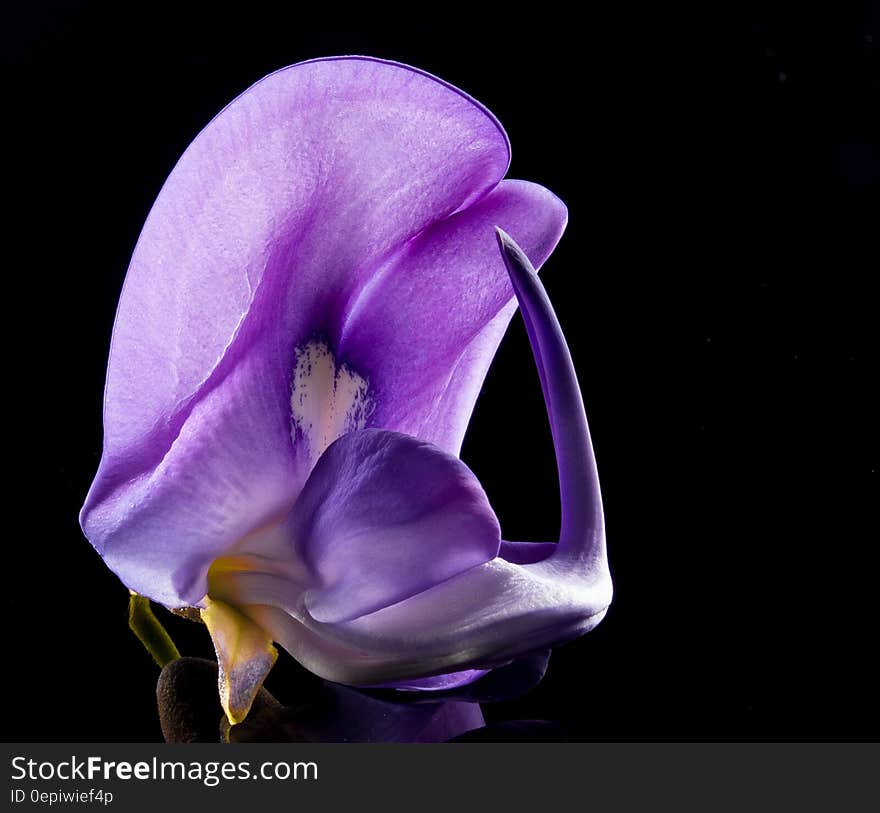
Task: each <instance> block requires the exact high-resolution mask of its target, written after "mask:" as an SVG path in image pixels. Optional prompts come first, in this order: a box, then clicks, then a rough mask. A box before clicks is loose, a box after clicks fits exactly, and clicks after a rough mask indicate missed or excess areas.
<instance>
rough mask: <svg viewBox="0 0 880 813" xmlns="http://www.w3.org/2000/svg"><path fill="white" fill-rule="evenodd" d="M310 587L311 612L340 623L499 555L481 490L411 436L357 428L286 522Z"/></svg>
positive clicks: (446, 457) (457, 464)
mask: <svg viewBox="0 0 880 813" xmlns="http://www.w3.org/2000/svg"><path fill="white" fill-rule="evenodd" d="M290 529H291V534H292V538H293V545H294V550H295V558H296V559H297V560H299V561H302V562H304V563H305V565H306V568H307V569H308V571H309V573H310V574H311V580H312V581H311V586H310V587H309V589H308V590H307V591H306V593H305V596H304V602H305V609H306V611H307V612H308V613H309V614H310V616H311V617H312V618H314V619H316V620H318V621H322V622H342V621H347V620H349V619H351V618H356V617H358V616H362V615H365V614H368V613H371V612H373V611H375V610H377V609H379V608H381V607H387V606H388V605H391V604H395V603H397V602H398V601H402V600H403V599H406V598H408V597H410V596H412V595H414V594H416V593H420V592H422V591H424V590H426V589H427V588H429V587H432V586H433V585H435V584H439V583H440V582H443V581H446V580H447V579H450V578H452V577H453V576H456V575H458V574H460V573H462V572H464V571H466V570H469V569H471V568H473V567H476V566H477V565H481V564H483V563H484V562H487V561H489V560H490V559H493V558H495V556H496V555H497V554H498V548H499V545H500V539H501V532H500V529H499V527H498V520H497V519H496V517H495V514H494V513H493V511H492V508H491V507H490V506H489V501H488V499H487V497H486V494H485V492H484V491H483V489H482V488H481V487H480V484H479V483H478V482H477V479H476V478H475V477H474V475H473V474H472V473H471V471H470V470H469V469H468V468H467V466H465V465H464V463H462V462H461V461H460V460H459V459H458V458H456V457H453V456H452V455H450V454H448V453H446V452H443V451H442V450H441V449H439V448H437V447H436V446H432V445H430V444H427V443H424V442H422V441H420V440H417V439H415V438H412V437H409V436H407V435H401V434H398V433H396V432H387V431H384V430H378V429H365V430H363V431H360V432H351V433H349V434H347V435H345V436H343V437H342V438H340V439H339V440H337V441H336V442H335V443H334V444H333V445H331V446H330V448H328V449H327V451H326V452H324V454H323V456H322V457H321V459H320V460H319V461H318V464H317V465H316V466H315V469H314V470H313V471H312V474H311V476H310V477H309V479H308V482H307V483H306V485H305V488H304V489H303V491H302V493H301V494H300V496H299V498H298V500H297V502H296V506H295V507H294V510H293V515H292V518H291V523H290Z"/></svg>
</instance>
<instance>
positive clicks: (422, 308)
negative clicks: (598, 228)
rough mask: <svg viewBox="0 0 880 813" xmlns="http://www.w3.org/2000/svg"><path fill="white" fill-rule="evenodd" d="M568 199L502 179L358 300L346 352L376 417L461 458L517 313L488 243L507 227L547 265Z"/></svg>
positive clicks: (345, 335)
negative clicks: (372, 396)
mask: <svg viewBox="0 0 880 813" xmlns="http://www.w3.org/2000/svg"><path fill="white" fill-rule="evenodd" d="M566 221H567V211H566V208H565V205H564V204H563V203H562V202H561V201H560V200H559V198H557V197H556V196H555V195H553V193H551V192H549V191H548V190H546V189H544V188H543V187H541V186H538V185H536V184H532V183H527V182H525V181H513V180H507V181H502V182H501V183H500V184H499V185H498V186H497V187H496V188H495V189H493V190H492V192H490V193H489V194H488V195H486V196H485V197H484V198H482V199H481V200H480V201H478V202H477V203H475V204H474V205H473V206H471V207H469V208H468V209H466V210H465V211H461V212H458V213H456V214H454V215H452V216H451V217H449V218H446V219H445V220H442V221H440V222H437V223H435V224H433V225H432V226H431V227H429V228H427V229H425V230H424V231H423V232H422V233H421V234H419V235H418V236H417V237H416V238H415V239H414V240H412V241H410V242H409V243H407V245H406V246H405V247H404V249H403V251H402V252H401V253H399V254H397V255H395V256H394V257H393V258H392V259H391V260H390V261H389V263H388V264H387V266H386V267H384V268H382V269H381V270H380V271H379V272H378V273H377V275H376V277H375V279H374V280H373V281H371V283H370V284H369V285H368V286H367V287H366V288H365V290H364V292H363V294H362V295H361V296H360V297H359V299H358V300H357V301H356V302H355V303H354V304H353V305H352V307H351V308H350V311H349V313H348V316H347V320H346V325H345V328H344V330H343V332H342V336H341V338H340V342H339V354H340V356H341V357H342V358H344V359H345V360H346V361H347V362H348V363H349V364H351V366H352V367H353V368H354V369H356V370H358V371H359V372H360V373H361V374H362V375H364V376H365V377H366V378H368V379H369V381H370V386H371V390H372V391H373V392H375V393H376V404H377V405H376V411H375V414H374V415H373V416H372V418H371V423H372V425H374V426H381V427H385V428H389V429H394V430H396V431H400V432H405V433H406V434H409V435H414V436H415V437H418V438H422V439H424V440H427V441H429V442H431V443H434V444H436V445H437V446H440V447H441V448H443V449H446V450H447V451H450V452H452V453H453V454H457V453H458V452H459V450H460V448H461V442H462V439H463V437H464V432H465V429H466V428H467V423H468V421H469V419H470V416H471V412H472V411H473V406H474V402H475V401H476V398H477V395H478V393H479V391H480V388H481V386H482V384H483V379H484V378H485V376H486V372H487V371H488V368H489V364H490V362H491V360H492V357H493V356H494V355H495V351H496V350H497V348H498V344H499V342H500V341H501V338H502V336H503V335H504V331H505V330H506V329H507V325H508V323H509V321H510V319H511V317H512V315H513V313H514V311H515V309H516V308H515V304H514V303H513V301H512V300H513V290H512V289H511V287H510V279H509V277H508V275H507V272H506V271H505V268H504V263H503V262H502V260H501V258H500V257H499V256H498V251H497V248H496V247H495V245H494V241H493V240H491V239H490V236H491V234H492V231H493V227H494V225H495V224H497V223H502V224H504V227H505V228H506V229H509V230H510V231H511V233H513V234H514V235H516V237H517V239H518V240H520V241H522V244H523V245H524V246H525V248H526V250H528V251H529V252H530V253H531V256H533V257H535V260H536V263H537V264H538V265H539V266H540V264H541V263H543V261H544V260H545V259H546V258H547V257H548V256H549V255H550V252H551V251H552V250H553V249H554V248H555V246H556V244H557V242H558V241H559V238H560V237H561V235H562V232H563V230H564V229H565V224H566Z"/></svg>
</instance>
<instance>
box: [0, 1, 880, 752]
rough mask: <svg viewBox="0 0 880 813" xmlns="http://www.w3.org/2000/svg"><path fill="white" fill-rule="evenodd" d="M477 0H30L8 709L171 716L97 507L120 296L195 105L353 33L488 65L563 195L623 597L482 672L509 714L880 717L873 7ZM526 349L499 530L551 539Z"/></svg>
mask: <svg viewBox="0 0 880 813" xmlns="http://www.w3.org/2000/svg"><path fill="white" fill-rule="evenodd" d="M476 5H477V4H473V3H471V4H468V5H462V6H457V5H456V4H443V5H442V6H437V5H432V6H431V7H430V9H428V8H427V7H425V8H424V9H422V8H421V7H418V4H408V5H406V6H404V7H402V8H401V9H399V10H394V11H392V10H391V9H390V8H387V7H383V9H378V8H374V7H372V6H363V5H361V6H351V7H347V6H345V5H344V4H342V5H339V4H333V7H332V9H331V8H329V7H328V8H327V9H326V10H325V9H323V8H322V7H320V6H318V7H314V8H309V9H305V8H304V6H303V4H300V3H295V4H294V3H291V4H274V5H264V4H262V3H248V4H244V5H240V6H239V7H238V8H237V9H236V10H235V11H231V10H224V9H222V8H220V7H218V6H216V5H207V4H205V5H196V4H188V3H176V4H174V5H167V6H166V5H164V4H162V3H151V4H143V5H140V6H137V5H134V6H133V5H130V4H104V3H100V2H97V3H88V4H79V3H72V2H71V3H66V2H44V3H29V4H17V5H16V6H15V7H10V8H8V9H7V10H6V11H5V12H4V23H3V25H2V26H0V37H2V49H3V54H4V57H5V58H6V61H7V70H6V75H7V77H8V78H9V79H11V83H10V84H11V87H10V88H9V90H8V91H7V94H6V95H5V96H4V122H5V124H4V128H3V137H4V139H6V140H7V142H8V144H7V149H6V156H7V158H8V159H9V161H8V164H9V167H10V172H11V175H10V177H9V178H8V179H7V183H6V184H4V192H5V204H6V206H5V209H6V211H7V216H6V219H5V226H6V229H5V232H6V237H5V242H4V248H6V250H7V255H6V257H5V260H4V272H5V273H4V304H5V311H4V312H5V313H6V315H7V319H6V322H5V327H6V331H7V338H6V342H5V345H4V346H5V349H6V353H5V355H4V359H5V365H4V385H5V392H6V398H5V401H6V406H7V410H8V412H9V413H10V414H9V416H8V417H7V418H6V421H5V425H4V428H5V437H6V441H7V446H6V450H7V454H6V455H5V457H4V460H5V462H6V472H5V473H6V481H7V489H8V490H7V493H6V499H5V501H4V504H5V508H6V510H5V512H4V518H5V521H6V525H5V527H4V534H3V537H4V560H3V561H4V576H5V578H4V580H3V589H2V591H0V593H2V599H3V609H4V659H3V669H2V680H3V684H4V686H3V697H4V698H5V699H6V703H5V708H4V724H3V736H4V738H6V739H10V740H14V739H24V740H27V739H34V740H70V739H72V740H103V741H114V740H160V739H161V738H162V732H161V728H160V725H159V718H158V714H157V710H156V702H155V686H156V678H157V670H156V669H155V667H154V666H153V664H152V662H151V661H150V659H149V657H148V656H147V655H146V654H145V653H144V652H143V651H142V649H141V648H140V645H139V644H138V643H137V641H136V640H135V639H134V638H133V637H132V636H131V635H130V633H129V632H128V629H127V624H126V607H127V600H128V596H127V592H126V590H125V588H124V587H122V585H120V584H119V583H118V581H117V580H116V579H115V577H114V576H113V575H112V574H111V573H110V572H109V571H108V570H107V569H106V568H105V567H104V565H103V563H102V561H101V560H100V558H99V557H98V556H97V555H96V554H95V553H94V551H93V550H92V549H91V547H90V546H89V545H88V543H87V542H86V541H85V539H83V538H82V535H81V532H80V530H79V528H78V525H77V520H76V514H77V511H78V509H79V507H80V505H81V503H82V500H83V497H84V495H85V492H86V490H87V488H88V485H89V482H90V480H91V477H92V475H93V473H94V471H95V468H96V465H97V461H98V457H99V454H100V448H101V447H100V443H101V392H102V387H103V378H104V365H105V362H106V354H107V349H108V344H109V338H110V331H111V327H112V322H113V314H114V309H115V303H116V300H117V297H118V294H119V289H120V286H121V283H122V279H123V275H124V273H125V269H126V266H127V263H128V258H129V255H130V253H131V250H132V248H133V246H134V243H135V240H136V239H137V235H138V232H139V230H140V227H141V225H142V223H143V221H144V218H145V217H146V215H147V212H148V211H149V207H150V205H151V203H152V201H153V200H154V198H155V196H156V194H157V192H158V190H159V188H160V186H161V184H162V182H163V180H164V178H165V177H166V175H167V174H168V172H169V171H170V170H171V168H172V166H173V165H174V163H175V161H176V160H177V158H178V156H179V155H180V153H181V152H182V151H183V150H184V148H185V147H186V145H187V144H188V143H189V142H190V140H191V139H192V138H193V137H194V136H195V134H196V133H197V132H198V131H199V129H200V128H201V127H202V126H203V125H204V124H205V123H206V122H207V121H208V120H209V119H210V118H211V117H212V116H213V115H214V113H216V112H217V111H218V110H219V109H220V108H221V107H222V106H223V105H224V104H226V102H228V101H229V100H230V99H231V98H232V97H233V96H235V95H236V94H237V93H238V92H240V91H241V90H243V89H244V88H246V87H247V86H248V85H249V84H250V83H252V82H253V81H255V80H256V79H258V78H260V77H261V76H263V75H264V74H266V73H267V72H269V71H271V70H273V69H275V68H277V67H279V66H281V65H284V64H289V63H292V62H296V61H298V60H301V59H305V58H309V57H315V56H321V55H326V54H330V53H370V54H375V55H377V56H381V57H387V58H392V59H399V60H402V61H405V62H410V63H413V64H416V65H419V66H421V67H423V68H425V69H427V70H429V71H432V72H434V73H436V74H438V75H440V76H442V77H443V78H445V79H447V80H449V81H451V82H453V83H455V84H457V85H459V86H460V87H462V88H465V89H466V90H468V91H469V92H471V93H472V94H474V95H475V96H477V97H478V98H479V99H481V100H482V101H483V102H485V103H486V104H487V105H488V106H489V107H490V108H491V109H492V110H493V111H494V112H495V113H496V114H497V115H498V116H499V118H500V119H501V120H502V122H503V123H504V125H505V127H506V129H507V131H508V132H509V134H510V136H511V140H512V142H513V151H514V159H513V166H512V170H511V174H512V176H514V177H522V178H528V179H531V180H535V181H538V182H541V183H543V184H545V185H546V186H548V187H550V188H551V189H553V190H554V191H555V192H556V193H557V194H559V195H560V197H562V198H563V199H564V200H565V201H566V203H567V204H568V206H569V210H570V224H569V228H568V232H567V234H566V235H565V237H564V238H563V241H562V243H561V245H560V247H559V249H558V251H557V252H556V253H555V254H554V255H553V257H552V259H551V261H550V262H549V263H548V264H547V266H546V269H545V272H544V279H545V283H546V286H547V288H548V292H549V294H550V296H551V298H552V299H553V302H554V305H555V307H556V310H557V312H558V314H559V318H560V321H561V323H562V325H563V327H564V329H565V331H566V335H567V338H568V340H569V342H570V344H571V347H572V353H573V356H574V359H575V363H576V366H577V367H578V370H579V371H580V374H581V376H582V385H583V389H584V394H585V400H586V406H587V412H588V415H589V419H590V422H591V427H592V431H593V438H594V442H595V445H596V453H597V458H598V464H599V469H600V476H601V481H602V487H603V492H604V496H605V501H606V513H607V520H608V539H609V552H610V559H611V566H612V570H613V575H614V578H615V586H616V596H615V601H614V604H613V606H612V608H611V610H610V612H609V614H608V616H607V618H606V619H605V620H604V621H603V622H602V623H601V624H600V625H599V627H598V628H597V629H596V630H595V631H594V632H592V633H590V634H589V635H588V636H586V637H584V638H583V639H580V640H578V641H575V642H572V643H569V644H567V645H566V646H564V647H562V648H560V649H559V650H558V651H556V652H554V654H553V656H552V658H551V659H550V663H549V666H548V669H547V674H546V677H545V678H544V679H543V681H541V682H540V684H539V685H538V686H537V687H535V688H534V689H533V690H531V691H529V692H526V693H525V694H523V695H521V696H519V697H518V698H516V699H507V700H501V701H499V702H495V703H485V704H484V705H483V713H484V716H485V718H486V721H487V723H488V724H489V725H490V726H500V727H501V729H503V730H505V731H508V733H509V732H510V726H511V725H512V726H514V727H515V726H516V725H520V723H517V722H516V721H529V720H530V721H550V722H549V724H550V725H555V726H561V727H562V729H563V730H564V734H565V736H570V732H571V731H574V732H575V733H576V736H586V737H591V738H597V739H601V738H656V739H677V738H869V737H876V736H877V735H878V733H880V709H878V699H877V697H878V693H877V692H876V685H875V683H876V670H875V669H874V668H873V661H872V657H873V650H874V649H875V648H876V637H877V629H878V620H880V619H878V604H877V600H876V596H877V586H876V581H877V576H876V574H877V572H878V568H877V565H878V554H877V539H878V538H880V534H878V528H877V510H876V505H877V502H876V493H877V485H878V476H880V475H878V469H880V457H878V449H877V443H876V441H877V435H876V425H877V414H878V409H877V407H878V404H877V399H876V397H875V396H874V394H873V390H874V385H875V383H876V373H877V369H878V357H877V352H876V302H877V298H876V291H875V284H876V283H875V279H876V270H877V262H876V258H877V252H876V243H877V239H876V232H877V212H878V211H880V205H878V204H880V198H878V183H880V171H878V156H877V150H878V143H880V138H878V129H877V111H878V110H880V104H878V102H880V89H878V83H877V78H876V77H877V75H878V70H877V37H878V32H877V30H876V28H877V20H876V16H874V17H872V11H871V8H872V6H871V4H870V3H867V2H855V3H846V4H839V3H830V2H819V3H808V4H806V3H797V4H795V3H791V4H783V3H772V2H770V3H768V2H762V3H760V4H754V5H751V6H750V5H749V4H748V3H745V4H743V3H728V4H721V5H719V4H709V5H708V6H707V5H706V4H702V5H701V6H700V7H699V8H696V7H695V8H692V9H689V8H684V7H680V6H679V7H677V8H676V9H675V10H672V9H670V7H669V6H668V4H648V3H644V4H613V5H612V6H611V7H608V8H605V7H603V8H602V9H595V8H592V7H591V8H590V9H589V11H588V12H587V16H586V17H585V18H581V19H579V20H577V21H575V20H574V19H569V18H568V17H567V16H566V14H565V12H564V11H563V10H562V6H558V7H552V8H551V7H541V6H533V7H531V8H530V10H529V12H528V13H527V14H525V13H521V12H519V11H517V10H516V9H515V8H513V7H512V6H511V5H510V4H505V5H500V6H498V7H497V8H495V9H491V10H489V9H486V10H484V11H479V12H478V11H475V7H476ZM480 8H481V9H483V8H484V6H480ZM873 13H874V14H875V15H876V12H873ZM10 249H11V252H10ZM530 365H531V362H530V355H529V351H528V347H527V343H526V340H525V336H524V331H523V330H522V327H521V325H520V324H518V323H516V324H514V327H513V328H512V330H511V332H510V334H509V336H508V337H507V338H506V339H505V343H504V345H503V346H502V349H501V351H500V353H499V355H498V358H497V361H496V363H495V365H494V366H493V369H492V371H491V373H490V375H489V378H488V380H487V383H486V388H485V391H484V393H483V395H482V396H481V399H480V401H479V403H478V406H477V410H476V413H475V415H474V419H473V422H472V425H471V429H470V432H469V435H468V437H467V440H466V442H465V446H464V449H463V457H464V460H465V461H466V462H467V463H468V465H469V466H471V468H472V469H473V470H474V471H475V472H476V474H477V476H478V477H479V478H480V479H481V481H482V482H483V484H484V486H485V487H486V489H487V491H488V493H489V496H490V499H491V500H492V503H493V505H494V507H495V508H496V510H497V513H498V515H499V517H500V518H501V522H502V527H503V528H504V531H505V535H506V537H507V538H513V539H520V538H521V539H528V538H533V539H549V538H552V537H553V536H554V535H555V534H556V531H557V524H558V505H557V493H556V484H555V472H554V467H553V454H552V447H551V445H550V438H549V432H548V430H547V427H546V425H545V417H544V410H543V404H542V402H541V395H540V390H539V387H538V383H537V379H536V377H535V376H534V373H533V370H532V367H531V366H530ZM168 624H169V628H170V629H172V633H173V634H174V637H175V640H177V642H178V645H179V646H180V648H181V651H182V652H183V653H184V654H185V655H190V656H198V657H211V656H212V652H211V647H210V643H209V642H208V640H207V636H205V635H204V630H202V629H200V628H199V627H198V626H197V625H191V624H188V622H186V621H183V620H180V619H170V620H169V622H168ZM295 671H296V667H295V664H293V663H291V662H290V661H289V659H287V658H282V659H281V661H280V663H279V666H278V667H276V670H275V671H274V673H273V675H272V676H270V679H269V681H268V683H267V687H268V690H269V691H271V692H272V693H273V694H274V695H275V696H276V697H277V698H278V699H279V702H282V703H283V704H284V705H285V706H288V707H290V706H295V704H296V698H295V697H293V696H291V693H290V692H289V691H288V690H290V689H291V688H292V687H294V686H298V685H299V684H298V683H296V681H298V680H300V677H298V676H295V675H294V672H295ZM207 683H210V681H207ZM293 694H295V693H293ZM380 699H381V698H380ZM505 726H507V728H504V727H505ZM501 729H496V730H501ZM533 733H535V732H534V731H533ZM545 733H546V731H545Z"/></svg>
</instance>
